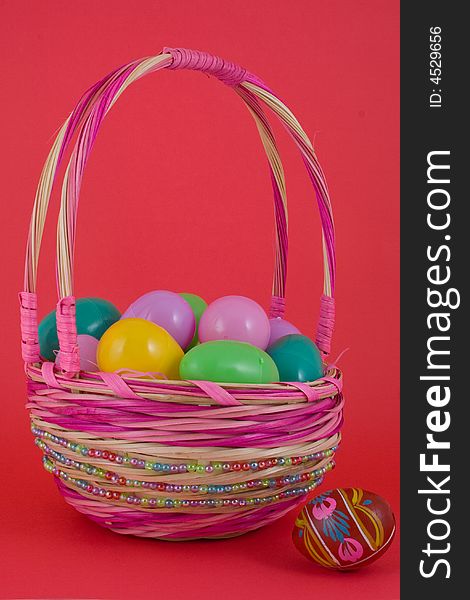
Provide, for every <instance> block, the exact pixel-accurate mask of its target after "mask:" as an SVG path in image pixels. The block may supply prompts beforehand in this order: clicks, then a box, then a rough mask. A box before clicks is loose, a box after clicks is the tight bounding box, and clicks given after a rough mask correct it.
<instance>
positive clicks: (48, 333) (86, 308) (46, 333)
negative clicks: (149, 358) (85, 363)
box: [38, 298, 121, 360]
mask: <svg viewBox="0 0 470 600" xmlns="http://www.w3.org/2000/svg"><path fill="white" fill-rule="evenodd" d="M76 315H77V334H87V335H91V336H93V337H95V338H96V339H98V340H99V339H100V338H101V336H102V335H103V333H104V332H105V331H106V330H107V329H108V327H111V325H112V324H113V323H115V322H116V321H118V320H119V318H120V316H121V313H120V312H119V311H118V309H117V308H116V307H115V306H114V304H111V302H108V301H107V300H103V299H102V298H78V299H77V301H76ZM38 331H39V347H40V349H41V356H42V357H43V358H45V359H47V360H55V353H54V351H57V350H59V340H58V338H57V323H56V313H55V310H53V311H52V312H50V313H49V314H48V315H46V316H45V317H44V319H43V320H42V321H41V322H40V323H39V328H38Z"/></svg>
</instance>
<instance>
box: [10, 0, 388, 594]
mask: <svg viewBox="0 0 470 600" xmlns="http://www.w3.org/2000/svg"><path fill="white" fill-rule="evenodd" d="M398 13H399V8H398V1H391V0H357V1H356V2H350V1H349V0H342V1H340V0H329V1H328V2H320V1H319V0H315V1H312V0H297V1H296V2H285V1H276V0H257V1H255V2H248V1H239V0H230V1H227V0H223V1H221V0H210V1H209V0H205V1H196V2H194V1H193V0H187V1H181V0H180V1H173V2H163V1H144V0H140V1H139V2H136V3H131V2H128V1H118V0H112V1H111V0H106V1H101V2H93V1H81V2H75V3H71V2H62V1H55V0H47V1H44V0H36V1H31V0H30V1H27V2H26V1H24V0H15V1H14V0H9V1H4V0H3V1H2V2H0V23H1V25H0V28H1V32H0V44H1V54H2V63H3V76H2V88H3V89H2V92H1V94H2V95H1V104H0V107H1V111H0V119H1V131H2V144H1V147H0V154H1V163H0V164H1V165H2V170H3V175H2V198H1V201H0V202H1V208H2V216H1V221H0V222H1V227H2V233H1V236H0V244H1V255H0V256H1V260H2V279H1V281H2V287H3V293H2V294H1V296H0V302H1V307H0V308H1V313H0V314H1V315H2V328H1V330H0V334H1V339H2V361H3V377H2V392H3V394H2V396H3V398H2V412H1V415H2V428H1V431H2V434H1V444H2V450H1V460H2V463H4V464H3V466H2V471H1V472H2V494H1V503H2V506H1V513H0V514H1V516H2V540H3V545H2V568H3V569H4V573H3V574H2V576H1V584H0V585H1V587H2V590H1V595H2V597H9V598H20V597H33V598H46V597H47V598H70V597H74V598H78V597H80V598H125V597H126V598H144V597H157V595H158V596H160V595H163V597H166V598H176V599H179V598H183V597H192V598H202V597H205V598H207V597H210V598H212V597H216V595H217V596H218V595H223V596H224V598H225V599H226V600H230V599H231V598H240V597H243V598H253V599H254V598H261V597H266V598H268V597H269V598H271V599H273V600H275V599H277V598H294V597H298V598H301V597H303V596H306V597H312V595H313V594H315V596H316V597H325V598H326V597H327V598H332V599H334V600H336V599H339V598H342V597H343V595H347V597H348V598H350V599H351V598H356V597H357V598H359V597H360V598H361V599H362V600H367V599H374V600H377V599H379V600H382V599H388V598H398V595H399V592H398V573H399V557H398V550H399V547H398V543H397V541H395V543H394V544H393V545H392V548H391V549H390V551H389V552H388V553H387V554H386V555H385V556H384V558H383V559H382V560H380V561H378V562H377V563H376V564H374V565H372V566H371V567H370V568H368V569H364V570H363V571H360V572H357V573H350V574H341V573H335V572H328V571H324V570H321V569H320V568H316V567H314V566H313V565H311V564H309V563H308V562H307V561H306V560H305V559H304V558H303V557H302V556H301V555H300V554H298V553H297V551H296V550H295V549H294V547H293V545H292V544H291V541H290V531H291V528H292V524H293V520H294V518H295V515H294V514H290V515H288V516H286V517H285V518H283V519H281V520H280V521H278V522H277V523H275V524H273V525H271V526H269V527H266V528H265V529H263V530H260V531H258V532H255V533H252V534H248V535H246V536H244V537H241V538H237V539H233V540H227V541H221V542H207V541H202V542H193V543H178V544H170V543H164V542H154V541H149V540H140V539H136V538H128V537H125V536H118V535H116V534H113V533H111V532H109V531H106V530H104V529H100V528H99V527H98V526H95V525H94V524H92V523H91V522H88V521H87V520H86V519H85V518H84V517H82V516H81V515H79V514H78V513H75V512H74V511H73V510H72V509H71V508H70V507H68V506H67V505H66V504H65V503H64V502H63V501H62V499H61V497H60V496H59V495H58V493H57V491H56V488H55V485H54V483H53V481H52V478H51V477H50V476H47V475H46V473H45V472H44V471H43V468H42V466H41V461H40V454H39V451H38V450H37V449H36V448H35V447H34V445H33V441H32V436H31V434H30V432H29V426H28V416H27V413H26V412H25V410H24V400H25V386H24V378H23V374H22V365H21V359H20V356H19V327H18V308H17V301H16V293H17V292H18V291H19V290H20V288H21V286H22V277H23V260H24V246H25V241H26V233H27V225H28V222H29V215H30V210H31V207H32V201H33V197H34V191H35V186H36V183H37V180H38V177H39V173H40V170H41V167H42V163H43V161H44V160H45V158H46V155H47V152H48V150H49V147H50V145H51V143H52V139H53V134H54V132H55V131H57V129H58V127H59V125H60V124H61V123H62V122H63V121H64V119H65V118H66V116H67V114H68V113H69V112H70V110H71V109H72V108H73V106H74V104H75V102H76V101H77V100H78V98H79V97H80V95H81V94H82V93H83V92H84V91H85V89H87V88H88V87H89V86H90V85H91V84H93V83H94V82H95V81H97V80H98V79H100V78H101V77H102V76H104V75H105V74H106V73H108V72H109V71H110V70H111V69H113V68H114V67H116V66H118V65H120V64H122V63H125V62H128V61H129V60H131V59H134V58H139V57H142V56H148V55H152V54H157V53H158V52H160V50H161V48H162V47H163V46H164V45H168V46H186V47H189V48H197V49H201V50H206V51H209V52H212V53H214V54H219V55H221V56H223V57H225V58H227V59H231V60H233V61H235V62H238V63H240V64H242V65H244V66H246V67H247V68H248V69H249V70H251V71H253V72H254V73H256V74H258V75H260V76H261V77H262V78H263V79H264V80H265V81H266V82H267V83H268V84H269V85H270V86H271V87H272V88H273V89H274V90H275V91H277V93H278V94H279V95H280V96H281V97H282V98H284V99H285V100H286V102H287V103H288V105H289V106H290V107H291V108H292V109H293V111H294V113H295V114H296V116H297V117H298V118H299V120H300V121H301V123H302V125H303V126H304V128H305V130H306V131H307V132H308V133H310V135H311V136H312V138H314V139H315V146H316V149H317V153H318V156H319V158H320V161H321V162H322V165H323V167H324V169H325V172H326V174H327V177H328V180H329V185H330V190H331V195H332V200H333V205H334V211H335V219H336V229H337V239H338V244H337V255H338V285H337V315H338V316H337V326H336V337H335V340H334V349H333V352H332V356H333V358H334V357H335V356H336V355H337V354H338V353H339V352H341V351H342V350H343V349H344V348H347V347H349V348H350V350H349V352H348V353H347V354H346V355H345V356H344V357H343V358H342V359H341V362H340V365H341V366H342V367H343V369H344V371H345V382H346V395H347V406H346V422H345V426H344V442H343V444H342V446H341V449H340V451H339V453H338V456H337V459H338V466H337V469H336V470H335V471H334V472H333V473H332V474H330V475H329V476H328V479H327V483H326V484H325V485H324V486H323V487H322V488H321V489H323V490H325V489H328V488H327V487H326V486H328V487H333V486H337V485H341V486H349V485H355V486H362V487H365V488H368V489H371V490H374V491H376V492H377V493H379V494H381V495H383V496H384V497H386V498H387V499H388V500H389V501H390V503H391V505H392V506H393V508H394V510H395V512H396V514H397V516H398V510H399V431H398V422H399V400H398V389H399V371H398V356H399V354H398V344H399V329H398V325H399V304H398V302H399V300H398V299H399V277H398V276H399V273H398V264H399V247H398V244H399V231H398V222H399V203H398V198H399V195H398V194H399V191H398V184H399V170H398V156H399V154H398V144H399V128H398V124H399V104H398V98H399V81H398V77H399V71H398V69H399V14H398ZM276 132H277V133H278V138H279V145H280V148H281V153H282V156H283V159H284V162H285V169H286V174H287V186H288V195H289V201H290V240H291V242H290V263H289V278H288V309H287V316H288V318H290V319H291V320H292V321H294V322H295V323H296V324H297V325H298V326H299V327H300V328H301V329H302V330H303V331H304V332H313V331H314V327H315V324H316V319H317V314H318V299H319V296H320V293H321V280H322V275H321V261H320V233H319V222H318V216H317V214H316V209H315V205H314V200H313V196H312V192H311V189H310V187H309V183H308V180H307V177H306V175H305V173H304V172H303V165H302V163H301V161H300V160H299V156H298V154H297V151H296V149H295V148H294V147H293V146H292V144H291V142H290V141H289V140H287V139H286V136H285V135H284V132H283V131H282V130H280V129H279V128H276ZM56 212H57V196H56V197H55V198H54V202H53V204H52V206H51V213H52V218H51V220H50V222H48V225H47V228H46V239H45V244H44V248H43V252H42V256H41V262H40V285H39V293H40V296H39V300H40V310H41V314H44V313H45V312H47V311H49V310H51V308H52V307H53V305H54V303H55V299H56V296H55V282H54V274H53V260H54V259H53V250H54V246H55V223H54V221H55V216H56ZM76 261H77V268H76V278H75V279H76V294H77V295H78V296H87V295H96V296H102V297H106V298H108V299H110V300H113V301H114V302H115V303H116V304H117V305H118V306H119V307H120V308H121V309H124V308H125V307H126V305H127V304H128V303H129V302H130V301H131V300H132V299H133V298H135V297H137V296H138V295H140V294H141V293H143V292H145V291H148V290H151V289H158V288H163V289H172V290H176V291H183V290H185V291H193V292H196V293H199V294H201V295H202V296H204V297H205V298H206V299H207V300H211V299H214V298H216V297H217V296H220V295H224V294H230V293H241V294H244V295H247V296H250V297H252V298H254V299H256V300H258V301H259V302H261V303H262V304H263V305H264V306H266V307H267V305H268V301H269V295H270V287H271V272H272V263H273V260H272V203H271V197H270V184H269V176H268V171H267V168H266V164H265V158H264V156H263V153H262V149H261V145H260V142H259V139H258V137H257V133H256V130H255V127H254V124H253V123H252V121H251V118H250V116H249V114H248V112H247V111H246V109H245V108H244V107H243V105H242V103H241V102H240V101H239V99H238V98H237V97H236V95H235V94H233V93H231V92H230V90H229V89H228V88H226V87H224V86H223V85H221V84H220V83H218V82H217V81H215V80H212V79H208V78H207V77H205V76H202V75H201V74H198V73H190V72H182V73H176V72H159V73H157V74H155V75H153V76H150V77H147V78H145V79H144V80H142V81H140V82H138V83H136V84H135V85H134V86H132V87H131V88H130V89H129V90H128V91H127V92H126V93H125V94H124V95H123V96H122V98H121V99H120V101H119V102H118V103H117V105H116V106H115V107H114V108H113V110H112V111H111V113H110V114H109V116H108V118H107V120H106V121H105V123H104V126H103V128H102V131H101V135H100V136H99V138H98V141H97V143H96V146H95V149H94V151H93V154H92V157H91V160H90V163H89V165H88V169H87V173H86V176H85V181H84V185H83V189H82V203H81V212H80V216H79V230H78V247H77V256H76Z"/></svg>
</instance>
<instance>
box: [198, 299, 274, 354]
mask: <svg viewBox="0 0 470 600" xmlns="http://www.w3.org/2000/svg"><path fill="white" fill-rule="evenodd" d="M270 333H271V329H270V327H269V319H268V317H267V315H266V313H265V312H264V310H263V309H262V308H261V306H260V305H259V304H258V303H257V302H255V301H254V300H251V299H250V298H246V297H245V296H223V297H222V298H218V299H217V300H215V301H214V302H212V304H209V306H208V307H207V308H206V310H205V311H204V313H203V314H202V317H201V320H200V321H199V340H200V341H201V342H210V341H213V340H234V341H238V342H247V343H248V344H252V345H253V346H257V347H258V348H261V350H265V349H266V347H267V345H268V342H269V336H270Z"/></svg>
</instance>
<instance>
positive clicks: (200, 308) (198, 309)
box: [180, 292, 207, 350]
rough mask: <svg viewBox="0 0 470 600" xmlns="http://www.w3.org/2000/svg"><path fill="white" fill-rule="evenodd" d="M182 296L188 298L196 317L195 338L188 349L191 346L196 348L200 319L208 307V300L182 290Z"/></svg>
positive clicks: (189, 347)
mask: <svg viewBox="0 0 470 600" xmlns="http://www.w3.org/2000/svg"><path fill="white" fill-rule="evenodd" d="M180 296H181V297H182V298H184V299H185V300H186V302H187V303H188V304H189V306H190V307H191V310H192V311H193V314H194V318H195V319H196V330H195V332H194V336H193V339H192V340H191V342H190V344H189V346H188V347H187V349H188V350H190V349H191V348H194V346H195V345H196V344H197V343H198V342H199V336H198V331H199V321H200V320H201V316H202V313H203V312H204V311H205V310H206V308H207V302H206V301H205V300H203V299H202V298H201V297H200V296H197V295H196V294H189V293H187V292H182V293H181V294H180Z"/></svg>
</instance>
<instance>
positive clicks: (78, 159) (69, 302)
mask: <svg viewBox="0 0 470 600" xmlns="http://www.w3.org/2000/svg"><path fill="white" fill-rule="evenodd" d="M161 68H173V69H176V68H180V69H181V68H188V69H196V70H201V71H203V72H206V73H209V74H211V75H213V76H215V77H217V78H218V79H220V80H221V81H223V82H224V83H226V84H227V85H230V86H232V87H233V88H234V89H235V91H236V92H237V93H238V94H239V95H240V96H241V98H242V99H243V100H244V101H245V103H246V104H247V106H248V108H249V110H250V112H251V113H252V115H253V117H254V119H255V122H256V125H257V127H258V130H259V132H260V135H261V139H262V142H263V145H264V147H265V150H266V153H267V156H268V160H269V163H270V168H271V178H272V181H273V189H274V196H275V212H276V267H275V275H274V283H273V302H272V307H271V314H272V315H279V316H280V315H282V314H283V309H284V291H285V277H286V255H287V211H286V199H285V186H284V178H283V171H282V165H281V162H280V159H279V155H278V153H277V149H276V146H275V143H274V137H273V136H272V132H271V130H270V128H269V125H268V123H267V121H266V118H265V116H264V113H263V111H262V110H261V108H260V106H259V102H258V100H259V99H260V100H261V101H262V102H264V103H265V104H266V105H267V106H269V108H271V110H272V111H273V112H274V113H275V114H276V115H277V116H278V117H279V118H280V120H281V122H282V123H283V124H284V126H285V127H286V129H287V131H288V132H289V134H290V135H291V136H292V137H293V139H294V141H295V142H296V144H297V145H298V147H299V149H300V151H301V153H302V156H303V159H304V163H305V165H306V167H307V170H308V173H309V175H310V178H311V180H312V183H313V185H314V188H315V191H316V195H317V201H318V205H319V208H320V216H321V222H322V229H323V251H324V264H325V277H324V295H323V297H322V304H321V311H320V322H319V327H318V330H317V342H318V343H319V345H320V348H321V349H322V351H323V352H324V353H328V352H329V344H330V340H331V334H332V330H333V321H334V303H333V299H332V295H333V290H334V276H335V269H334V266H335V260H334V228H333V219H332V214H331V205H330V202H329V197H328V190H327V186H326V182H325V180H324V176H323V173H322V171H321V168H320V166H319V164H318V162H317V160H316V157H315V154H314V152H313V147H312V145H311V143H310V141H309V139H308V138H307V136H306V135H305V133H304V132H303V130H302V128H301V127H300V124H299V123H298V121H297V120H296V119H295V117H294V115H293V114H292V113H291V112H290V111H289V109H288V108H287V107H286V106H285V105H284V104H283V103H282V102H281V101H280V100H279V99H278V98H276V96H275V95H274V94H273V93H272V91H271V90H270V89H269V88H268V87H267V86H266V85H265V84H264V83H263V82H261V80H259V79H258V78H256V77H255V76H253V75H251V74H250V73H248V72H246V71H245V70H244V69H241V68H240V67H238V66H236V65H234V64H233V63H229V62H226V61H223V60H222V59H220V58H217V57H214V56H211V55H208V54H206V53H202V52H195V51H190V50H184V49H177V50H171V49H165V50H164V52H163V54H160V55H158V56H156V57H152V58H149V59H144V60H142V61H135V62H133V63H131V64H130V65H126V66H124V67H121V68H120V69H118V70H116V71H114V72H113V73H112V74H110V75H109V76H108V77H107V78H105V79H104V80H102V82H99V84H97V86H98V87H97V86H94V88H91V89H90V90H89V92H87V94H88V95H87V94H85V96H84V98H83V99H82V101H81V103H79V106H80V107H81V109H82V112H81V114H80V111H77V109H76V110H75V111H74V113H72V115H71V117H70V118H69V119H68V121H67V122H66V123H65V124H64V126H63V128H62V129H61V131H60V132H59V135H58V137H57V140H56V142H55V144H54V146H53V149H52V150H51V154H50V155H49V159H48V161H49V162H52V163H54V166H55V167H57V166H58V163H59V162H60V158H61V156H62V154H63V142H64V140H66V139H68V136H71V134H70V123H71V122H73V123H74V126H75V129H77V128H78V127H79V125H81V129H80V133H79V136H78V139H77V142H76V146H75V149H74V152H73V154H72V156H71V159H70V162H69V165H68V167H67V170H66V174H65V177H64V183H63V187H62V202H61V209H60V214H59V223H58V241H57V250H58V261H57V279H58V288H59V295H60V298H61V300H60V301H59V303H58V306H57V328H58V334H59V342H60V348H61V357H62V364H61V366H62V368H63V369H64V370H65V371H66V372H67V373H69V374H71V375H72V374H74V373H76V372H78V348H77V344H76V324H75V300H74V297H73V291H72V281H73V277H72V274H73V250H74V242H75V229H76V215H77V208H78V197H79V191H80V184H81V179H82V176H83V170H84V166H85V164H86V160H87V158H88V156H89V153H90V151H91V148H92V146H93V142H94V139H95V138H96V134H97V131H98V128H99V125H100V123H101V121H102V120H103V118H104V116H105V114H106V112H107V111H108V110H109V109H110V108H111V106H112V105H113V104H114V102H115V101H116V99H117V98H118V97H119V95H120V94H121V93H122V92H123V91H124V89H125V88H126V87H127V86H128V85H129V84H130V83H131V82H132V81H135V80H136V79H138V78H140V77H142V76H143V75H144V74H147V73H149V72H152V71H155V70H158V69H161ZM100 85H101V88H100V87H99V86H100ZM97 89H99V90H100V93H99V94H98V93H97V92H96V90H97ZM78 121H80V123H78ZM51 155H52V159H51ZM48 161H46V165H45V170H46V175H48V177H44V178H43V176H42V177H41V180H40V185H39V187H38V193H39V194H41V185H42V186H43V187H44V186H45V187H46V188H47V186H49V187H50V188H51V187H52V183H50V182H51V180H53V177H54V175H55V171H56V168H55V169H52V170H51V169H50V170H49V171H48V170H47V169H46V167H47V166H48ZM50 171H52V177H51V175H50ZM43 174H44V171H43ZM44 182H45V183H44ZM46 191H49V192H50V189H49V190H47V189H46ZM43 195H45V196H47V202H48V197H49V196H48V194H43ZM49 195H50V194H49ZM40 199H41V198H40ZM35 208H36V204H35ZM46 210H47V203H46ZM34 215H35V212H34V211H33V218H34ZM32 221H33V219H32ZM39 233H40V235H39V236H38V235H36V237H34V234H37V229H36V228H34V227H31V230H30V241H29V243H28V250H29V252H27V261H26V275H25V289H26V291H25V292H23V293H22V294H20V302H21V317H22V334H23V335H22V339H23V351H24V352H23V356H24V358H25V361H26V362H35V360H37V358H38V357H39V356H38V354H39V353H38V349H37V358H36V353H35V352H34V339H33V337H34V334H35V336H36V339H37V329H36V323H34V318H32V316H33V315H34V314H35V312H36V297H35V282H36V268H37V255H38V252H39V245H38V246H37V250H36V253H35V254H33V252H31V248H34V249H36V246H35V243H36V244H37V241H38V237H39V244H40V237H41V235H42V230H41V231H40V232H39ZM31 341H32V342H33V343H31ZM28 342H29V344H28ZM25 345H26V346H29V352H28V351H27V352H25ZM36 346H37V342H36ZM33 359H35V360H33Z"/></svg>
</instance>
